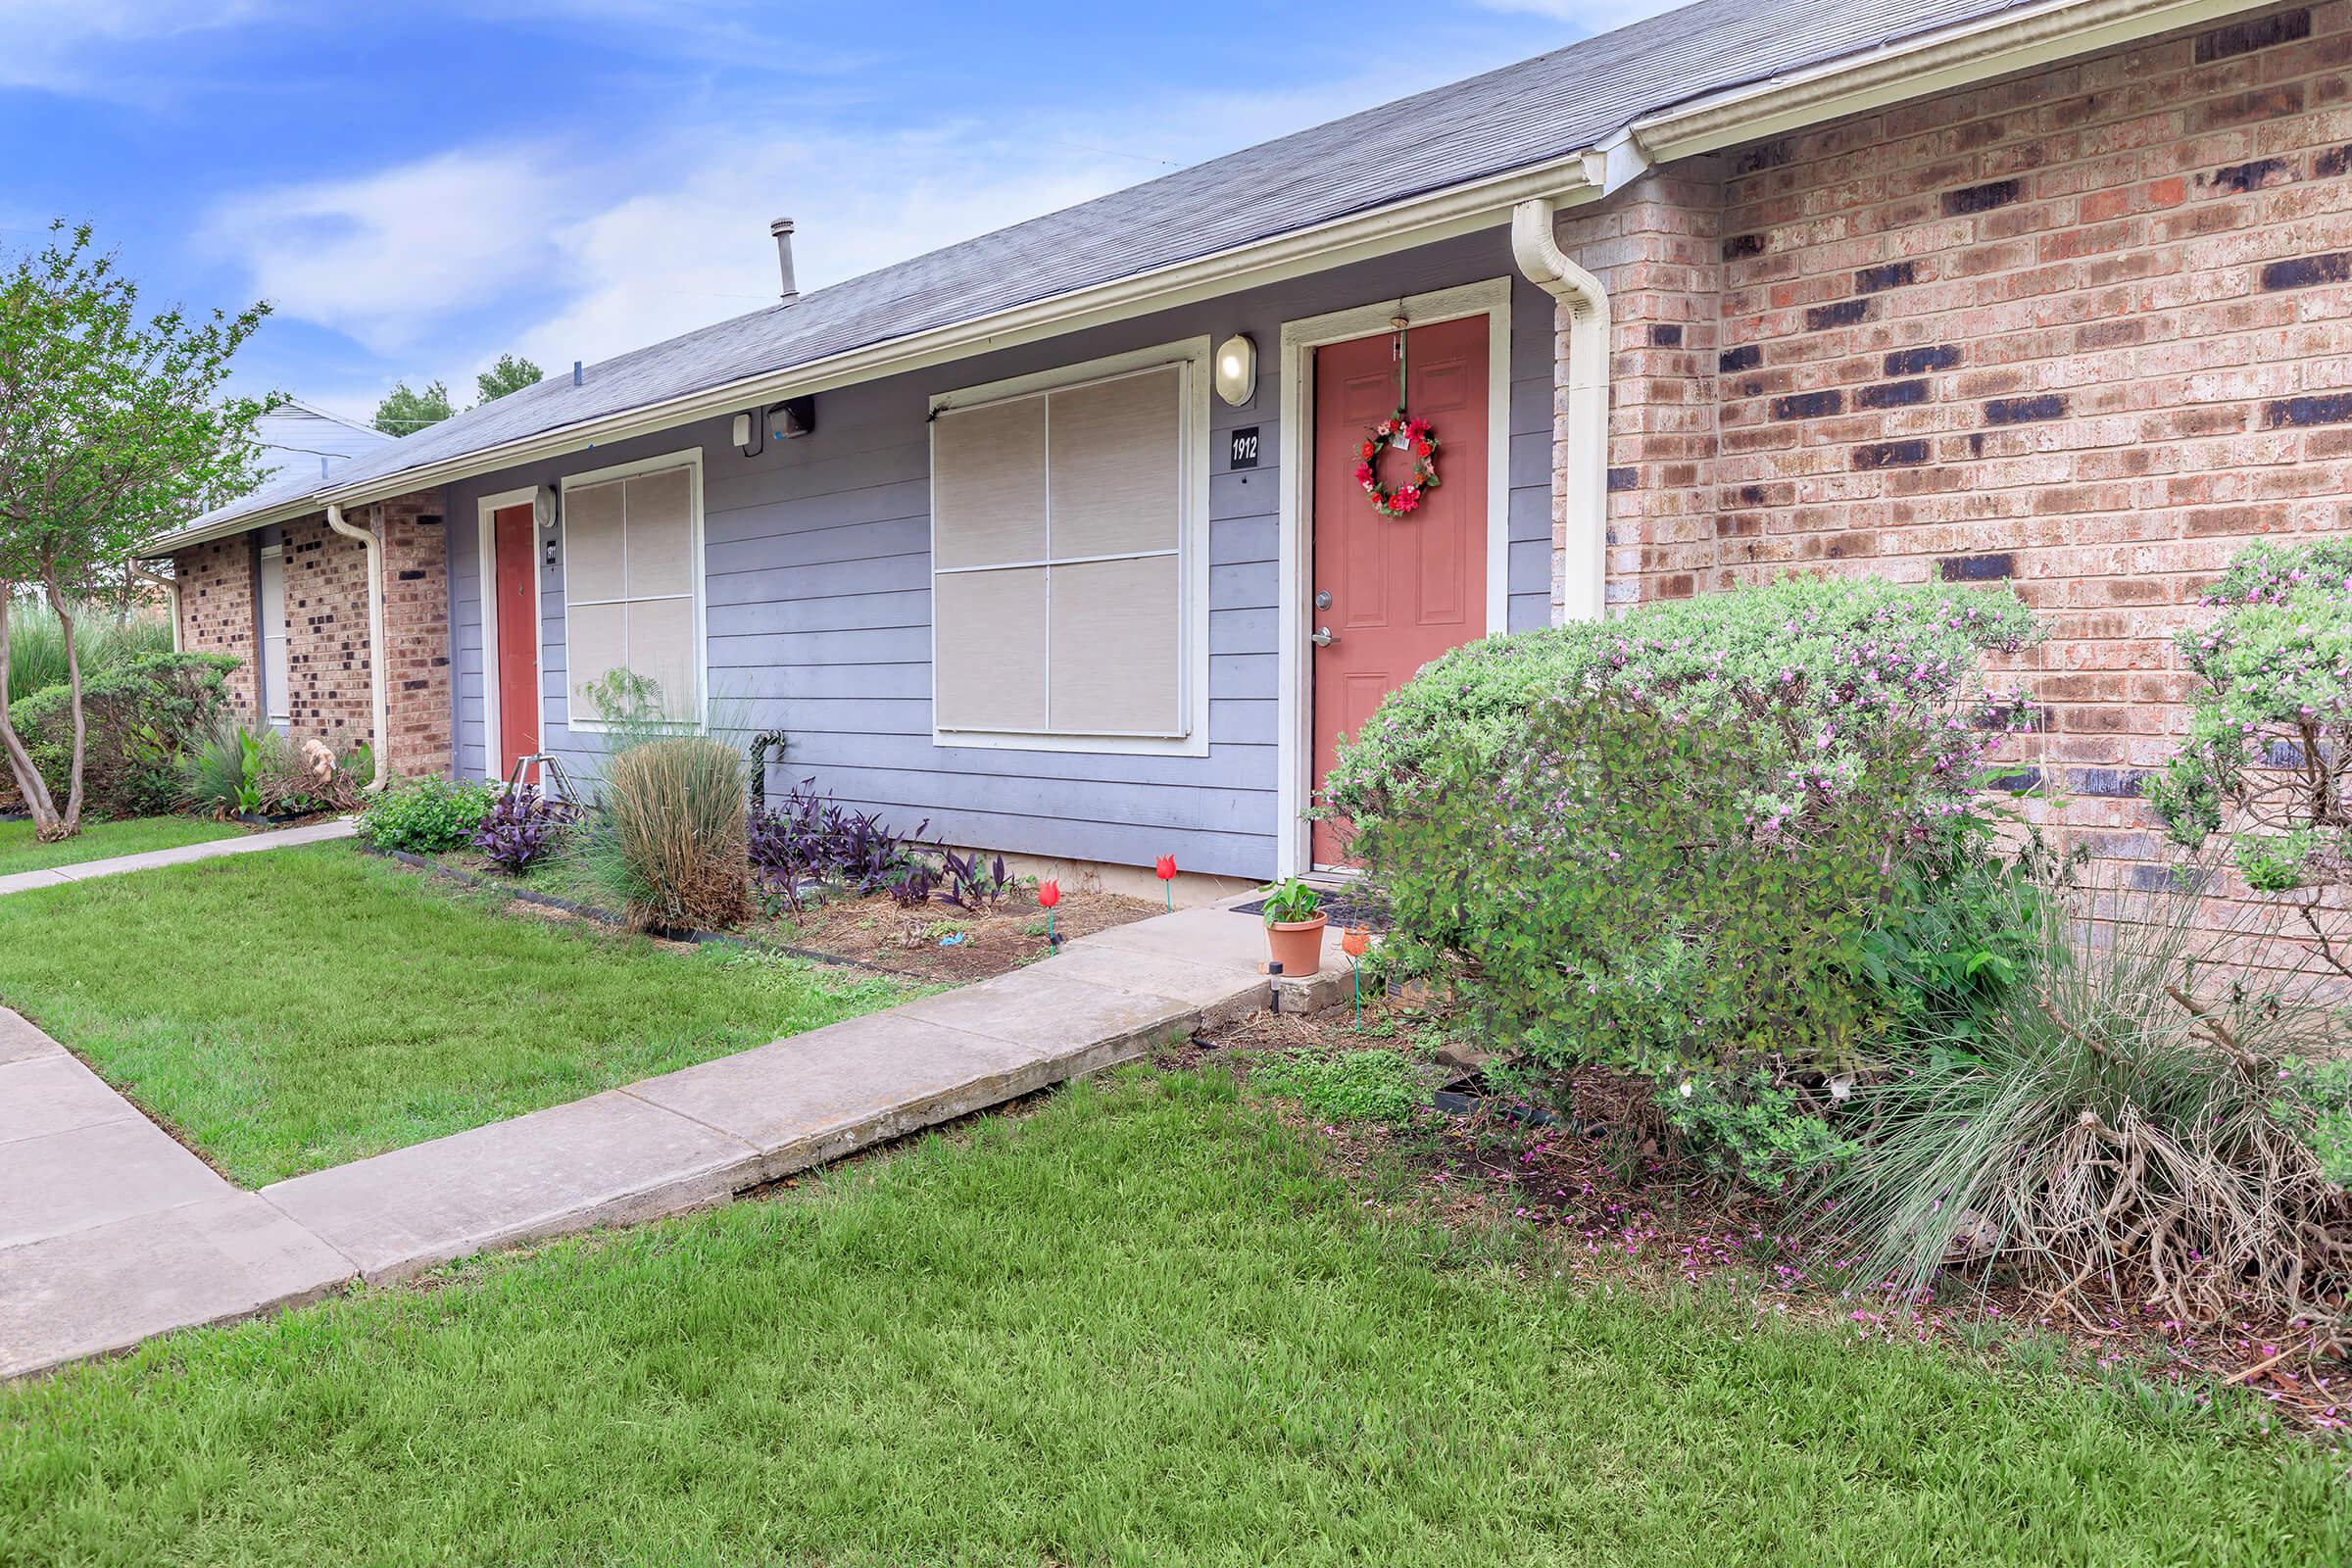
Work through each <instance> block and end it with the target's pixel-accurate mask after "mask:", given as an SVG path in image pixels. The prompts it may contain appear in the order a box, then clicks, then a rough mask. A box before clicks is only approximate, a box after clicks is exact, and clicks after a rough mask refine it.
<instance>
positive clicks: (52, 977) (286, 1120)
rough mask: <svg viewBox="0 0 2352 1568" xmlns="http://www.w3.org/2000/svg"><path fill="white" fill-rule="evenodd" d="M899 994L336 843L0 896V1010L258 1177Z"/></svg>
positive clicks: (382, 1145)
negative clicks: (542, 908) (488, 888)
mask: <svg viewBox="0 0 2352 1568" xmlns="http://www.w3.org/2000/svg"><path fill="white" fill-rule="evenodd" d="M901 995H902V994H901V993H900V992H899V991H897V990H896V989H895V988H893V987H891V986H890V985H888V984H887V983H885V982H877V981H874V980H870V979H858V980H849V979H845V978H843V977H842V976H841V974H840V973H839V972H837V971H832V970H824V969H820V968H817V967H816V966H813V965H809V964H803V963H799V962H793V961H777V960H773V959H763V958H756V957H752V956H747V955H745V954H743V953H742V952H740V951H739V950H728V949H710V950H702V951H696V952H692V953H678V952H675V951H670V950H665V949H662V948H660V947H657V946H656V945H654V944H653V943H650V942H647V941H644V940H643V939H640V938H635V937H626V936H620V935H615V934H612V933H608V932H606V931H604V930H602V929H601V928H580V927H569V926H558V925H555V924H551V923H550V922H547V921H543V920H535V919H529V918H520V917H515V916H513V915H509V914H505V913H503V912H500V911H499V910H498V909H497V908H496V907H494V906H493V903H492V897H491V896H490V895H487V894H479V895H459V894H454V893H452V892H450V891H448V890H447V889H446V887H445V885H440V884H434V883H430V882H428V881H427V880H426V879H425V878H423V877H420V876H418V875H417V874H416V873H415V872H411V871H408V870H404V869H402V868H401V867H399V866H397V865H394V864H391V863H389V862H386V861H382V860H378V859H375V858H372V857H369V856H367V855H365V854H363V853H362V852H360V851H359V850H357V849H355V848H353V847H352V846H350V845H347V844H323V845H317V846H312V847H309V848H304V849H292V850H271V851H269V852H267V853H265V854H261V855H249V856H238V857H234V858H227V859H221V860H210V861H205V862H202V863H199V864H195V865H187V866H175V867H172V868H171V869H168V870H162V871H146V872H141V873H140V874H139V875H137V876H127V877H110V878H107V879H105V880H103V881H95V882H87V883H82V884H79V885H76V886H73V887H59V888H43V889H36V890H34V891H32V892H28V893H19V894H14V895H12V896H10V897H8V898H4V899H0V1002H4V1003H6V1004H7V1005H10V1006H12V1007H15V1008H17V1009H18V1010H19V1011H21V1012H24V1013H25V1014H27V1015H28V1016H30V1017H31V1018H32V1019H33V1020H34V1021H36V1022H37V1023H39V1024H40V1025H41V1027H43V1028H44V1029H47V1030H48V1031H49V1032H50V1033H51V1034H52V1035H55V1036H56V1037H57V1038H58V1039H59V1040H61V1041H63V1042H64V1043H65V1044H66V1045H68V1046H70V1047H72V1048H73V1050H75V1051H77V1052H79V1053H80V1054H82V1055H83V1056H84V1057H86V1058H87V1059H88V1060H89V1061H90V1062H91V1063H92V1064H93V1065H94V1066H95V1067H97V1069H98V1070H99V1072H101V1073H102V1074H104V1075H105V1077H106V1078H107V1080H108V1081H109V1082H111V1083H113V1084H115V1085H116V1086H118V1087H119V1088H121V1089H123V1091H124V1092H125V1093H127V1094H129V1095H130V1096H131V1097H132V1098H133V1099H134V1100H136V1101H138V1103H140V1104H141V1105H143V1106H144V1107H146V1109H147V1110H149V1111H150V1112H152V1113H154V1114H155V1115H156V1116H158V1117H159V1118H161V1119H162V1120H164V1121H165V1122H167V1123H168V1124H170V1125H171V1126H172V1127H173V1128H175V1129H176V1130H177V1131H178V1132H180V1133H181V1134H182V1135H183V1136H184V1137H186V1138H187V1139H188V1140H189V1141H190V1142H191V1143H193V1144H194V1145H196V1146H197V1147H198V1148H199V1149H201V1150H203V1151H204V1152H205V1153H206V1154H208V1155H210V1156H211V1157H212V1159H213V1160H214V1161H215V1163H217V1164H218V1165H219V1166H220V1167H221V1169H222V1170H223V1171H225V1172H227V1174H228V1175H229V1176H230V1178H232V1179H233V1180H235V1181H238V1182H242V1183H244V1184H246V1185H248V1186H257V1187H258V1186H260V1185H261V1184H263V1183H265V1182H270V1181H275V1180H276V1179H278V1178H279V1177H282V1176H290V1175H294V1174H296V1173H298V1172H301V1171H306V1170H315V1169H318V1168H319V1167H321V1166H325V1165H337V1164H341V1163H343V1162H344V1161H346V1160H351V1159H357V1158H359V1157H361V1156H362V1155H365V1154H372V1153H377V1152H381V1151H383V1150H387V1149H397V1148H399V1147H401V1146H403V1145H406V1144H413V1143H417V1142H418V1141H419V1140H422V1139H426V1138H435V1137H439V1136H440V1135H442V1134H444V1133H453V1132H458V1131H460V1130H462V1129H464V1128H467V1127H474V1126H479V1125H480V1124H481V1123H483V1122H488V1121H496V1120H499V1119H500V1118H502V1117H506V1116H514V1115H519V1114H520V1113H522V1112H523V1111H526V1110H536V1109H538V1108H540V1107H541V1106H544V1105H553V1104H558V1103H562V1102H564V1101H567V1100H576V1099H579V1098H580V1097H581V1096H583V1095H590V1094H594V1093H596V1092H597V1091H598V1090H601V1089H609V1088H611V1087H613V1085H615V1084H623V1083H628V1082H630V1081H631V1080H633V1079H637V1078H642V1077H645V1076H647V1075H648V1074H651V1073H658V1072H666V1071H668V1070H669V1069H671V1068H673V1067H681V1066H685V1065H687V1064H688V1063H691V1062H696V1061H702V1060H705V1059H707V1058H709V1057H711V1056H721V1055H725V1054H728V1053H730V1052H735V1051H741V1050H743V1049H745V1048H747V1047H750V1046H756V1045H761V1044H764V1043H765V1042H767V1041H769V1040H773V1039H776V1038H778V1037H779V1036H783V1035H789V1034H795V1033H798V1032H799V1031H801V1030H804V1029H810V1028H814V1027H816V1026H817V1025H819V1024H824V1023H831V1022H833V1021H834V1020H836V1019H839V1018H845V1017H849V1016H851V1015H853V1014H856V1013H860V1012H867V1011H871V1010H873V1009H874V1008H876V1007H880V1006H887V1005H890V1004H892V1003H894V1002H896V1001H898V1000H900V999H901ZM0 1555H4V1554H0Z"/></svg>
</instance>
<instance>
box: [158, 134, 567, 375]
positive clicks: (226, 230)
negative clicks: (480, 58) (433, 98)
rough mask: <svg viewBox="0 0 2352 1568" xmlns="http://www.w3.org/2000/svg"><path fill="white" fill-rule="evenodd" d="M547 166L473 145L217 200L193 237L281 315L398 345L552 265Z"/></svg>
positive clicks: (541, 159)
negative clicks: (240, 271) (242, 273)
mask: <svg viewBox="0 0 2352 1568" xmlns="http://www.w3.org/2000/svg"><path fill="white" fill-rule="evenodd" d="M555 167H556V166H555V161H554V160H553V159H551V158H549V157H547V156H546V155H545V154H544V152H542V151H540V150H537V149H528V148H513V149H495V148H493V149H474V150H468V151H460V152H452V153H445V154H442V155H441V156H439V157H436V158H429V159H426V160H423V161H422V162H419V163H414V164H407V165H403V166H401V167H399V168H395V169H389V170H385V171H383V172H380V173H375V174H369V175H365V176H363V177H360V178H357V179H346V180H323V181H319V182H317V183H312V184H302V185H290V186H283V187H279V188H277V189H273V190H265V191H259V192H255V193H251V194H248V195H244V196H239V197H235V198H232V199H230V200H229V201H226V202H224V203H222V204H221V205H220V206H219V207H217V208H215V209H214V211H213V213H212V215H211V217H210V218H209V219H208V220H207V221H206V222H205V224H204V225H203V228H202V229H201V231H200V233H199V235H198V240H199V243H200V244H202V245H203V246H205V247H206V248H207V249H209V250H211V251H213V252H215V253H216V254H221V255H225V256H229V257H232V258H235V259H238V260H241V261H242V262H243V263H244V264H245V266H246V268H247V269H248V270H250V272H251V273H252V275H253V279H254V283H255V285H256V286H257V287H258V288H259V290H260V292H261V294H262V296H263V297H264V298H265V299H268V300H270V302H271V303H272V304H274V305H275V306H276V307H277V308H278V309H279V310H280V311H282V312H284V313H286V314H287V315H289V316H294V317H298V318H300V319H304V320H309V321H315V322H318V323H319V324H321V325H325V326H331V327H334V328H336V329H338V330H340V331H344V332H348V333H349V334H351V335H352V336H353V337H355V338H357V339H359V340H360V341H361V342H362V343H365V344H367V345H368V347H370V348H372V349H375V350H377V351H379V352H392V351H397V350H400V349H403V348H406V347H409V346H411V345H412V344H414V343H416V342H417V341H418V339H419V338H420V337H422V336H423V335H424V334H425V333H426V332H427V330H428V329H429V328H430V327H431V326H432V325H434V324H435V323H436V322H438V321H441V320H444V319H448V318H450V317H452V316H455V315H457V314H460V313H462V312H464V311H466V310H468V309H471V308H474V307H478V306H482V305H486V304H490V303H493V302H495V301H498V300H500V299H502V298H505V297H506V296H508V295H509V294H511V293H512V292H513V291H515V289H517V288H518V287H521V286H522V285H524V284H526V283H529V282H531V281H532V280H533V279H535V278H537V277H541V276H544V275H545V274H546V273H547V272H548V270H550V269H551V268H552V267H553V266H554V265H555V263H556V262H557V260H558V258H559V252H558V251H557V249H556V246H555V242H554V240H553V237H552V233H551V231H552V230H553V229H554V227H555V225H556V223H557V221H558V220H559V218H560V217H561V214H562V212H563V203H564V195H563V186H564V181H563V180H561V179H560V178H559V177H558V176H557V175H556V173H555V172H554V170H555Z"/></svg>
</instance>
